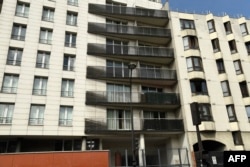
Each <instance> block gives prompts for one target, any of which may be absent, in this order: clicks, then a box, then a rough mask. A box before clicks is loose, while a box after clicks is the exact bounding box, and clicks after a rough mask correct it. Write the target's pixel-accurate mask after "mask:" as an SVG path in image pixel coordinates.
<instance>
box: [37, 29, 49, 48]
mask: <svg viewBox="0 0 250 167" xmlns="http://www.w3.org/2000/svg"><path fill="white" fill-rule="evenodd" d="M51 42H52V30H51V29H46V28H41V31H40V37H39V43H43V44H51Z"/></svg>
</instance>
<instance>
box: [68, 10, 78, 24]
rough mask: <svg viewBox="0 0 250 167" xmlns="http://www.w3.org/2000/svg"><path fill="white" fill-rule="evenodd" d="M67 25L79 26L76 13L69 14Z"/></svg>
mask: <svg viewBox="0 0 250 167" xmlns="http://www.w3.org/2000/svg"><path fill="white" fill-rule="evenodd" d="M66 24H67V25H71V26H76V25H77V13H75V12H70V11H68V12H67V18H66Z"/></svg>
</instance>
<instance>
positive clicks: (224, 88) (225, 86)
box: [221, 81, 231, 97]
mask: <svg viewBox="0 0 250 167" xmlns="http://www.w3.org/2000/svg"><path fill="white" fill-rule="evenodd" d="M221 88H222V92H223V96H224V97H226V96H231V92H230V88H229V83H228V81H222V82H221Z"/></svg>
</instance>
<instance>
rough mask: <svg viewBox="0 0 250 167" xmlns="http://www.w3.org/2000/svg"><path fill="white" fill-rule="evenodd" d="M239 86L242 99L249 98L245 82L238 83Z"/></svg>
mask: <svg viewBox="0 0 250 167" xmlns="http://www.w3.org/2000/svg"><path fill="white" fill-rule="evenodd" d="M239 85H240V91H241V94H242V97H249V92H248V88H247V83H246V81H243V82H240V83H239Z"/></svg>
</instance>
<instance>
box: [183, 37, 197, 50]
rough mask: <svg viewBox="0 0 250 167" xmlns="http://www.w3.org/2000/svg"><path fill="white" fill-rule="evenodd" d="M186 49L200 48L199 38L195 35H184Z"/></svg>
mask: <svg viewBox="0 0 250 167" xmlns="http://www.w3.org/2000/svg"><path fill="white" fill-rule="evenodd" d="M183 45H184V50H188V49H199V45H198V39H197V37H195V36H186V37H183Z"/></svg>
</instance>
